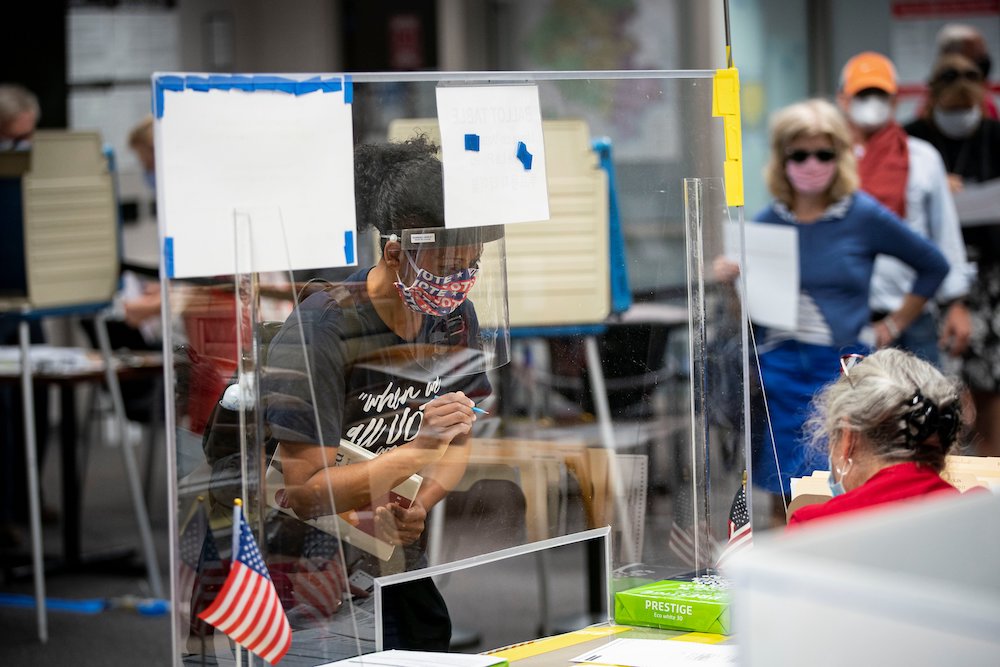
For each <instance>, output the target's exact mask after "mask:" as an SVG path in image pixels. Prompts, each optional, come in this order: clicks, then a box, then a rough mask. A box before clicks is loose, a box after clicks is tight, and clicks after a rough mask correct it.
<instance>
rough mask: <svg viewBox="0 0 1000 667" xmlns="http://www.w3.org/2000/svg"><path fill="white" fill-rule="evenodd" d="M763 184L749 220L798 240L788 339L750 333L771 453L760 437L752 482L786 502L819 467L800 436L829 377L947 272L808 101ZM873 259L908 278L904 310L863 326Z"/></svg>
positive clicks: (841, 132)
mask: <svg viewBox="0 0 1000 667" xmlns="http://www.w3.org/2000/svg"><path fill="white" fill-rule="evenodd" d="M765 176H766V180H767V185H768V189H769V190H770V192H771V194H772V196H773V197H774V201H773V202H772V204H771V205H770V206H769V207H768V208H767V209H765V210H764V211H762V212H761V213H760V214H758V215H757V217H756V220H757V221H759V222H764V223H770V224H775V225H784V226H789V227H794V228H795V229H796V230H798V237H799V278H800V283H799V285H800V294H799V308H798V322H797V325H796V327H795V329H794V330H781V329H775V328H770V329H764V328H763V327H761V328H759V329H757V332H756V340H757V343H758V346H759V349H758V352H759V353H760V370H761V374H762V377H763V380H764V390H765V392H766V395H767V407H768V411H769V413H770V418H771V424H772V432H773V434H774V448H773V449H772V447H771V438H770V436H765V437H764V441H763V446H761V447H758V448H757V451H756V452H755V456H754V461H753V465H754V468H753V475H754V481H755V483H757V484H758V485H759V486H762V487H763V488H764V489H766V490H767V491H770V492H771V493H775V494H778V493H783V494H784V495H786V497H787V494H788V493H789V479H790V478H791V477H800V476H803V475H808V474H810V473H811V472H812V471H813V470H815V469H817V468H820V467H823V468H825V467H826V461H815V460H814V459H815V457H814V456H811V455H810V454H809V453H808V451H809V450H808V449H807V448H806V447H805V437H804V434H803V430H802V426H803V422H804V420H805V417H806V411H807V408H808V406H809V403H810V401H811V400H812V397H813V395H814V394H815V393H816V392H817V391H818V390H819V389H820V388H821V387H822V386H823V385H825V384H826V383H828V382H830V381H831V380H833V379H834V378H835V377H836V373H837V372H838V370H839V368H840V365H839V359H840V356H841V355H842V354H845V353H860V352H867V351H868V350H869V349H870V348H871V347H882V346H884V345H888V344H889V343H891V342H892V341H893V340H894V339H895V338H897V337H898V336H899V334H900V333H901V332H902V331H904V330H905V329H906V327H907V326H909V324H910V323H911V322H913V321H914V319H916V318H917V316H919V315H920V313H921V311H922V310H923V306H924V304H925V303H926V301H927V299H928V298H929V297H931V296H933V295H934V293H935V292H936V291H937V288H938V286H939V285H940V284H941V281H942V280H944V277H945V275H947V273H948V262H947V261H946V260H945V258H944V256H943V255H942V254H941V253H940V252H939V251H938V250H937V248H935V247H934V245H933V244H931V243H930V242H929V241H927V240H926V239H924V238H921V237H920V236H918V235H917V234H915V233H914V232H912V231H910V230H909V229H908V228H907V227H906V226H905V225H903V223H902V222H901V221H900V220H899V218H897V217H896V215H895V214H893V213H891V212H890V211H889V210H888V209H886V208H884V207H883V206H882V205H881V204H879V203H878V202H877V201H876V200H875V199H873V198H872V197H870V196H869V195H867V194H865V193H864V192H861V191H859V190H858V174H857V168H856V164H855V159H854V154H853V151H852V150H851V134H850V130H849V129H848V126H847V123H846V121H845V120H844V118H843V117H842V116H841V115H840V112H839V111H838V110H837V109H836V107H834V106H833V105H832V104H830V103H829V102H826V101H824V100H819V99H815V100H808V101H805V102H801V103H798V104H794V105H792V106H789V107H787V108H785V109H782V110H781V111H779V112H777V114H776V115H775V116H774V119H773V121H772V123H771V156H770V161H769V163H768V165H767V168H766V173H765ZM880 254H885V255H891V256H894V257H897V258H899V259H900V260H902V261H903V262H904V263H906V264H908V265H909V266H910V267H912V268H913V270H914V271H915V273H916V277H915V278H914V281H913V285H912V286H911V287H910V290H909V293H908V294H907V295H906V296H905V297H904V299H903V302H902V305H901V306H900V307H899V308H898V309H897V310H896V311H894V312H892V313H889V314H888V315H887V316H886V317H885V318H884V319H882V320H879V321H878V322H875V323H874V324H873V325H870V324H869V319H870V311H869V308H868V291H869V284H870V282H871V276H872V267H873V265H874V263H875V257H876V256H877V255H880ZM776 458H777V462H778V465H780V468H781V474H780V476H779V474H778V470H777V469H776V465H775V459H776ZM777 506H780V503H778V504H777Z"/></svg>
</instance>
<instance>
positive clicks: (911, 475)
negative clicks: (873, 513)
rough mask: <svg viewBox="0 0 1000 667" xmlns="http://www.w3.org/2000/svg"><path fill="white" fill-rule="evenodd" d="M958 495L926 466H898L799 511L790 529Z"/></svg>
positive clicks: (908, 464) (904, 464)
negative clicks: (885, 506) (942, 495)
mask: <svg viewBox="0 0 1000 667" xmlns="http://www.w3.org/2000/svg"><path fill="white" fill-rule="evenodd" d="M958 492H959V491H958V489H956V488H955V487H954V486H952V485H951V484H949V483H948V482H946V481H944V480H943V479H941V476H940V475H939V474H937V473H936V472H934V471H933V470H931V469H930V468H928V467H926V466H921V465H918V464H916V463H898V464H896V465H894V466H889V467H888V468H883V469H882V470H879V471H878V472H877V473H875V474H874V475H872V476H871V478H870V479H869V480H868V481H867V482H865V483H864V484H862V485H861V486H859V487H858V488H856V489H852V490H851V491H848V492H847V493H845V494H843V495H840V496H836V497H835V498H831V499H830V500H828V501H827V502H825V503H822V504H820V505H807V506H805V507H802V508H799V509H797V510H795V512H794V513H793V514H792V516H791V517H790V518H789V519H788V527H789V528H796V527H798V526H800V525H802V524H803V523H806V522H809V521H815V520H817V519H825V518H827V517H831V516H835V515H837V514H844V513H846V512H856V511H859V510H866V509H868V508H871V507H874V506H875V505H882V504H885V503H895V502H900V501H903V500H909V499H911V498H921V497H923V496H929V495H933V494H936V493H949V494H957V493H958Z"/></svg>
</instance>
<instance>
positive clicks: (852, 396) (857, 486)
mask: <svg viewBox="0 0 1000 667" xmlns="http://www.w3.org/2000/svg"><path fill="white" fill-rule="evenodd" d="M841 368H842V375H841V377H840V379H838V380H837V381H835V382H832V383H830V384H829V385H828V386H827V387H826V388H824V389H823V391H822V392H820V394H818V395H817V396H816V399H815V400H814V402H813V410H812V415H811V416H810V418H809V420H808V422H807V423H806V427H807V430H808V432H809V433H810V436H811V439H812V442H813V443H814V444H815V445H817V446H818V448H819V449H821V450H822V451H823V453H825V454H827V456H828V460H829V463H830V489H831V490H832V491H833V496H834V497H833V498H832V499H831V500H829V501H828V502H826V503H823V504H821V505H808V506H806V507H803V508H801V509H799V510H797V511H796V512H795V513H794V514H792V516H791V518H790V519H789V521H788V525H789V526H798V525H800V524H803V523H806V522H812V521H816V520H818V519H825V518H827V517H832V516H837V515H841V514H845V513H848V512H856V511H859V510H865V509H869V508H872V507H876V506H879V505H885V504H887V503H896V502H901V501H906V500H913V499H916V498H922V497H925V496H930V495H936V494H941V493H945V494H955V493H958V490H957V489H956V488H955V487H953V486H951V485H950V484H948V482H946V481H944V480H943V479H941V475H940V472H941V470H942V469H943V468H944V463H945V456H946V455H947V454H948V452H949V451H951V450H952V449H953V448H954V447H955V443H956V440H957V435H958V429H959V424H960V411H961V406H960V400H959V393H960V390H959V387H958V385H957V384H956V383H955V382H952V381H950V380H948V379H947V378H945V377H944V376H943V375H941V373H940V371H938V370H937V369H936V368H935V367H934V366H932V365H931V364H929V363H927V362H926V361H923V360H921V359H919V358H917V357H915V356H913V355H912V354H910V353H909V352H904V351H902V350H897V349H894V348H888V349H885V350H879V351H878V352H876V353H875V354H873V355H871V356H868V357H862V356H861V355H847V356H845V357H844V358H843V359H842V360H841Z"/></svg>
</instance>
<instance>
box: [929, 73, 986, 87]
mask: <svg viewBox="0 0 1000 667" xmlns="http://www.w3.org/2000/svg"><path fill="white" fill-rule="evenodd" d="M959 79H965V80H966V81H971V82H973V83H979V82H980V81H982V80H983V73H982V72H980V71H979V70H977V69H963V70H957V69H946V70H944V71H942V72H940V73H938V75H937V76H936V77H935V78H934V80H935V81H936V82H938V83H945V84H948V83H955V82H956V81H958V80H959Z"/></svg>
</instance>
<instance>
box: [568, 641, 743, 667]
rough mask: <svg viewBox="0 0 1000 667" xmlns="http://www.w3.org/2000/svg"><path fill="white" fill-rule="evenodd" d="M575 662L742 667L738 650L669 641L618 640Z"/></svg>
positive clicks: (621, 666) (619, 665) (628, 666)
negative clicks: (740, 666)
mask: <svg viewBox="0 0 1000 667" xmlns="http://www.w3.org/2000/svg"><path fill="white" fill-rule="evenodd" d="M573 662H578V663H584V664H587V665H615V666H616V667H662V666H663V665H671V667H684V666H685V665H697V666H698V667H728V666H729V665H738V664H739V660H738V659H737V652H736V646H734V645H732V644H700V643H697V642H679V641H673V640H668V639H616V640H614V641H612V642H609V643H607V644H605V645H604V646H601V647H600V648H596V649H593V650H591V651H588V652H587V653H584V654H582V655H578V656H576V657H575V658H573Z"/></svg>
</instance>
